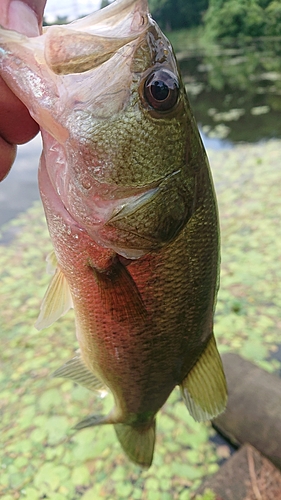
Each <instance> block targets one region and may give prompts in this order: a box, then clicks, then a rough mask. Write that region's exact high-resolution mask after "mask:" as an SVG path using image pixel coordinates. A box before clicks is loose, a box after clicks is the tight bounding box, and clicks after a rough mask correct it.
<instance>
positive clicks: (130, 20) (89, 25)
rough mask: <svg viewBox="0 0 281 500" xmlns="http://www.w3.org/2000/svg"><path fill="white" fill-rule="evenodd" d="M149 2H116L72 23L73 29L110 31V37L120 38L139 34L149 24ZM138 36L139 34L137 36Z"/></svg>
mask: <svg viewBox="0 0 281 500" xmlns="http://www.w3.org/2000/svg"><path fill="white" fill-rule="evenodd" d="M148 15H149V10H148V3H147V0H115V2H113V3H111V4H110V5H108V6H107V7H105V8H103V9H100V10H97V11H96V12H94V13H93V14H91V15H89V16H86V17H85V18H82V19H78V20H77V21H73V22H72V23H70V25H69V27H70V28H72V29H77V30H79V31H80V30H82V31H84V30H85V31H88V32H89V31H93V32H96V34H98V33H99V32H101V31H102V32H103V33H104V32H105V31H108V33H109V34H110V37H112V36H114V35H118V38H120V37H121V36H124V35H125V34H127V36H128V34H129V33H128V26H130V28H129V32H132V33H133V32H134V31H135V32H138V31H139V30H140V29H145V25H146V24H147V23H148ZM136 36H138V34H136Z"/></svg>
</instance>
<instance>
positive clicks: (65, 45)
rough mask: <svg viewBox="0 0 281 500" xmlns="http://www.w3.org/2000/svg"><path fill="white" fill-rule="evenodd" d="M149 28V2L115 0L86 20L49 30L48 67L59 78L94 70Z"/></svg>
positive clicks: (46, 55)
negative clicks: (59, 76)
mask: <svg viewBox="0 0 281 500" xmlns="http://www.w3.org/2000/svg"><path fill="white" fill-rule="evenodd" d="M148 24H149V13H148V5H147V0H137V1H136V0H116V1H115V2H113V3H112V4H110V5H108V6H107V7H105V8H104V9H101V10H99V11H96V12H94V13H93V14H92V15H90V16H87V17H85V18H84V19H80V20H78V21H74V22H73V23H70V24H68V25H65V26H63V27H62V26H50V27H49V28H47V29H46V30H45V31H44V33H45V50H44V56H45V60H46V63H47V65H48V66H49V68H50V69H51V70H52V71H53V72H54V73H56V74H59V75H68V74H74V73H83V72H85V71H88V70H90V69H94V68H96V67H98V66H100V65H101V64H103V63H104V62H106V61H108V60H109V59H110V58H111V57H112V56H113V55H114V54H116V52H117V51H118V50H120V49H121V48H122V47H124V46H125V45H127V44H128V43H131V42H133V41H134V40H136V39H137V38H138V37H139V36H140V35H141V34H142V33H143V32H144V31H145V30H146V29H147V26H148Z"/></svg>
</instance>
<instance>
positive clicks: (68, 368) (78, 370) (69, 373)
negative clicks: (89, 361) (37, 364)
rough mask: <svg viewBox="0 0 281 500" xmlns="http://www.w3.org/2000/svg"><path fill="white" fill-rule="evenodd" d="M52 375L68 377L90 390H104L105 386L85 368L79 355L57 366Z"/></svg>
mask: <svg viewBox="0 0 281 500" xmlns="http://www.w3.org/2000/svg"><path fill="white" fill-rule="evenodd" d="M53 377H62V378H69V379H71V380H73V381H74V382H77V383H78V384H80V385H82V386H83V387H86V388H87V389H89V390H90V391H106V392H107V388H106V386H105V385H104V384H103V383H102V382H101V381H100V380H99V379H98V378H97V377H96V376H95V375H94V374H93V373H92V372H91V371H90V370H89V369H88V368H87V366H86V365H85V363H84V362H83V360H82V358H81V356H80V355H78V356H75V357H74V358H72V359H70V360H69V361H67V362H66V363H65V364H64V365H63V366H61V367H60V368H58V369H57V370H56V371H55V372H54V373H53Z"/></svg>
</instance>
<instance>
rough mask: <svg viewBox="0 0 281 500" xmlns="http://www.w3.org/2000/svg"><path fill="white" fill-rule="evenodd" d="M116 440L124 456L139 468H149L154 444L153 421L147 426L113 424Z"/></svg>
mask: <svg viewBox="0 0 281 500" xmlns="http://www.w3.org/2000/svg"><path fill="white" fill-rule="evenodd" d="M114 429H115V432H116V435H117V438H118V440H119V442H120V444H121V446H122V448H123V450H124V451H125V453H126V455H127V456H128V457H129V458H130V460H132V461H133V462H135V463H136V464H138V465H140V466H141V467H147V468H148V467H150V466H151V464H152V459H153V452H154V444H155V420H153V421H152V422H151V423H150V424H149V426H145V427H144V426H143V425H142V426H140V425H138V426H136V425H135V426H133V425H128V424H121V423H118V424H114Z"/></svg>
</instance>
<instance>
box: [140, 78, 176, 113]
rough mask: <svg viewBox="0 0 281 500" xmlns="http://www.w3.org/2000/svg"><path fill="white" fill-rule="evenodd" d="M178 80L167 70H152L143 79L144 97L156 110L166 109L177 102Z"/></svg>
mask: <svg viewBox="0 0 281 500" xmlns="http://www.w3.org/2000/svg"><path fill="white" fill-rule="evenodd" d="M178 96H179V82H178V79H177V77H176V76H175V75H174V74H173V73H172V72H171V71H168V70H163V69H160V70H158V71H153V73H151V74H150V75H149V76H148V78H147V79H146V81H145V84H144V97H145V99H146V101H147V102H148V104H150V106H152V108H154V109H156V110H157V111H168V110H170V109H172V108H173V107H174V106H175V104H176V103H177V100H178Z"/></svg>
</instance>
